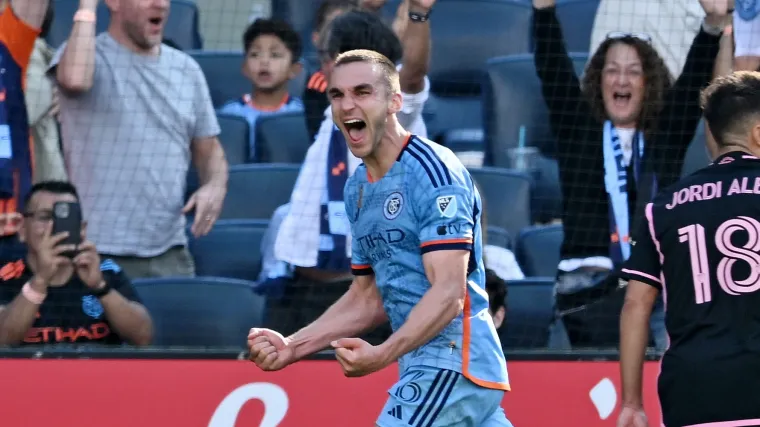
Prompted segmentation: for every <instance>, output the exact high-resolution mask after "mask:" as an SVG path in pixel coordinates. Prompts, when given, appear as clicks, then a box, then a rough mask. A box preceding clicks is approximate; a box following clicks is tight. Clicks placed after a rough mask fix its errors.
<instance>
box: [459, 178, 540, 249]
mask: <svg viewBox="0 0 760 427" xmlns="http://www.w3.org/2000/svg"><path fill="white" fill-rule="evenodd" d="M470 174H471V175H472V178H473V179H474V180H475V183H476V184H477V185H478V188H479V189H480V197H481V198H482V199H483V205H484V206H485V211H486V212H485V213H486V220H485V222H486V224H488V225H489V226H496V227H501V228H502V229H504V230H506V231H507V232H509V233H511V234H513V235H517V233H518V232H519V231H520V230H521V229H522V228H524V227H527V226H528V225H530V193H531V191H530V189H531V184H532V182H531V178H530V177H529V176H527V175H524V174H521V173H518V172H513V171H509V170H506V169H498V168H473V169H470Z"/></svg>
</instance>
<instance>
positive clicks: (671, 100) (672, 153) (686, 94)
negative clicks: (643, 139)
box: [657, 0, 730, 168]
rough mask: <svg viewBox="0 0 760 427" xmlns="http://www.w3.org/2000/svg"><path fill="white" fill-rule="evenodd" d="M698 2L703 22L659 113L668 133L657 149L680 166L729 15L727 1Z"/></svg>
mask: <svg viewBox="0 0 760 427" xmlns="http://www.w3.org/2000/svg"><path fill="white" fill-rule="evenodd" d="M700 2H701V3H702V6H703V8H704V9H705V12H706V16H705V20H704V24H703V25H702V28H701V29H700V30H699V33H698V34H697V35H696V37H695V38H694V41H693V42H692V44H691V48H690V49H689V53H688V54H687V55H686V62H685V63H684V66H683V70H682V71H681V75H680V76H679V77H678V80H676V81H675V83H674V84H673V87H671V89H670V90H669V91H668V93H667V94H666V95H665V97H664V99H663V107H662V111H661V113H660V117H661V120H660V122H659V126H660V130H661V131H662V132H663V133H665V134H667V136H668V137H667V138H665V139H663V140H662V141H659V142H661V143H662V144H660V145H659V146H658V147H657V149H659V150H662V151H660V152H661V153H663V155H666V156H667V158H669V159H678V162H664V163H665V164H668V166H669V167H670V166H673V165H676V164H678V165H679V166H678V167H679V168H680V162H681V161H682V160H683V158H684V155H685V154H686V149H687V148H688V146H689V144H690V143H691V140H692V139H693V138H694V135H695V133H696V129H697V123H698V122H699V120H700V119H701V118H702V110H701V108H700V106H699V96H700V93H701V91H702V89H703V88H704V87H705V86H707V84H709V83H710V81H711V80H712V76H713V70H714V68H715V65H716V59H717V57H718V51H719V50H720V47H721V43H720V42H721V35H722V32H723V28H724V27H725V25H724V23H725V22H726V17H727V16H730V15H728V9H727V5H726V4H722V7H723V8H722V9H715V7H716V6H715V5H717V4H719V3H721V2H713V1H711V0H700ZM717 7H720V5H718V6H717Z"/></svg>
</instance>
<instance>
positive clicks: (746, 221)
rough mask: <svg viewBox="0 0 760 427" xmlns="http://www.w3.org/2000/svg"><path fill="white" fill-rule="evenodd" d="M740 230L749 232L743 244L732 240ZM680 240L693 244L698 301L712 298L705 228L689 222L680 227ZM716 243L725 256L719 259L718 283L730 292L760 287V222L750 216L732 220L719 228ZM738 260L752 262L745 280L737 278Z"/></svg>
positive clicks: (744, 292) (695, 289)
mask: <svg viewBox="0 0 760 427" xmlns="http://www.w3.org/2000/svg"><path fill="white" fill-rule="evenodd" d="M737 231H746V232H747V235H748V238H747V242H746V243H745V244H744V245H743V246H742V247H736V246H735V245H733V244H732V243H731V236H732V235H733V234H734V233H735V232H737ZM678 235H679V241H680V242H681V243H688V244H689V254H690V257H691V274H692V278H693V280H694V294H695V297H696V298H695V299H696V302H697V304H703V303H706V302H710V301H712V291H711V290H710V271H709V268H710V263H709V260H708V259H707V245H706V239H705V228H704V227H702V226H701V225H699V224H692V225H687V226H686V227H683V228H680V229H679V230H678ZM715 246H716V248H717V249H718V251H719V252H720V253H721V254H722V255H723V257H722V258H721V259H720V260H719V261H718V268H717V271H716V276H717V278H718V285H720V288H721V289H723V291H724V292H726V293H727V294H729V295H741V294H747V293H752V292H756V291H757V290H760V253H758V252H760V222H758V221H757V220H755V219H753V218H750V217H747V216H740V217H738V218H734V219H729V220H728V221H726V222H724V223H723V224H721V225H720V226H719V227H718V229H717V230H716V231H715ZM737 261H743V262H746V263H747V264H749V265H750V267H751V268H750V274H749V277H747V278H746V279H744V280H736V279H734V277H733V273H732V268H733V266H734V264H736V262H737Z"/></svg>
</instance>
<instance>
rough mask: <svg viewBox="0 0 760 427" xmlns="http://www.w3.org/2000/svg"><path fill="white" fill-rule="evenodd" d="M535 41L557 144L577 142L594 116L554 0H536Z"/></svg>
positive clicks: (535, 54)
mask: <svg viewBox="0 0 760 427" xmlns="http://www.w3.org/2000/svg"><path fill="white" fill-rule="evenodd" d="M533 38H534V39H535V45H536V48H535V53H534V61H535V66H536V72H537V74H538V77H539V80H540V81H541V92H542V94H543V98H544V102H545V103H546V107H547V109H548V110H549V117H550V120H551V124H552V129H553V130H554V133H555V136H556V137H557V141H558V143H560V144H562V143H563V142H567V143H574V142H575V141H574V140H575V138H574V132H576V131H578V130H583V128H584V127H586V126H585V123H586V120H589V118H590V117H593V114H592V113H591V106H590V105H589V104H588V102H587V101H586V99H585V97H584V95H583V93H582V92H581V84H580V80H579V79H578V76H577V75H576V74H575V68H574V66H573V61H572V60H571V59H570V55H569V54H568V53H567V49H566V47H565V38H564V36H563V35H562V29H561V28H560V24H559V20H558V19H557V16H556V13H555V0H533ZM581 120H583V121H581ZM560 151H561V152H562V151H563V150H560Z"/></svg>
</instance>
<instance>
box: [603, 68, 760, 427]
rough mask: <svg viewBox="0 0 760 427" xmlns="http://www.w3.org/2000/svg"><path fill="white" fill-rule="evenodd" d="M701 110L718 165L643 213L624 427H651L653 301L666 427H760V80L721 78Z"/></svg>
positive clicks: (633, 280) (624, 329)
mask: <svg viewBox="0 0 760 427" xmlns="http://www.w3.org/2000/svg"><path fill="white" fill-rule="evenodd" d="M702 108H703V109H704V117H705V123H706V129H707V130H708V135H709V136H710V137H708V138H707V140H708V143H707V144H708V148H709V150H710V152H711V154H712V155H713V158H715V161H714V162H713V163H712V164H711V165H710V166H708V167H706V168H704V169H702V170H700V171H698V172H696V173H694V174H693V175H691V176H689V177H687V178H684V179H683V180H681V182H679V183H677V184H675V185H673V186H671V187H669V188H667V189H665V190H663V191H662V192H661V193H660V194H659V195H658V196H656V197H655V198H654V200H653V201H652V203H650V204H649V205H647V207H646V215H645V218H643V220H642V223H643V224H642V226H641V228H640V230H639V234H638V236H637V237H636V240H635V245H634V247H633V251H632V255H631V258H630V259H629V260H628V264H627V265H626V266H625V268H624V269H623V273H624V276H625V277H626V278H627V279H628V280H629V282H628V289H627V293H626V300H625V305H624V307H623V313H622V317H621V325H620V330H621V342H620V362H621V374H622V380H623V410H622V412H621V414H620V417H619V419H618V427H646V426H647V420H646V416H645V415H644V412H643V409H642V397H641V395H642V390H641V387H642V386H641V377H642V365H643V361H644V351H645V347H646V343H647V330H648V326H647V325H648V319H649V315H650V313H651V310H652V304H654V301H655V298H656V296H657V294H658V292H662V293H663V296H664V297H665V298H664V299H665V302H666V304H667V311H666V318H665V326H666V329H667V331H668V335H669V336H670V346H669V348H668V350H667V351H666V352H665V354H664V356H663V358H662V372H661V375H660V377H659V380H658V392H659V397H660V404H661V407H662V413H663V422H664V424H665V426H667V427H688V426H691V427H695V426H697V425H699V426H700V427H712V426H714V427H717V426H725V427H732V426H734V427H735V426H758V425H760V386H759V385H758V378H760V292H758V290H760V221H758V219H757V218H758V217H760V73H756V72H752V73H750V72H740V73H735V74H732V75H729V76H726V77H721V78H718V79H716V80H715V81H714V82H713V83H712V84H711V85H710V86H709V87H708V88H707V89H705V91H704V92H703V94H702ZM631 244H634V242H632V243H631ZM666 284H667V285H666Z"/></svg>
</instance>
